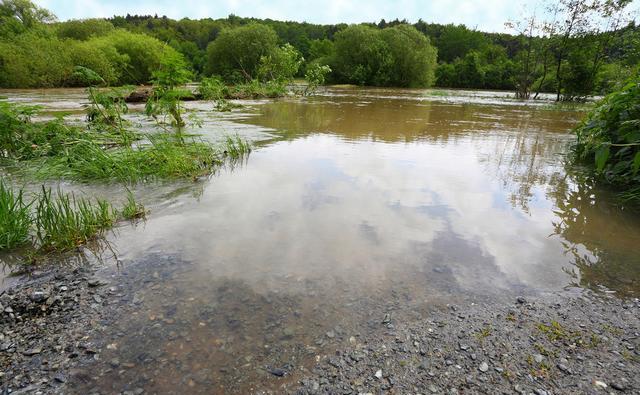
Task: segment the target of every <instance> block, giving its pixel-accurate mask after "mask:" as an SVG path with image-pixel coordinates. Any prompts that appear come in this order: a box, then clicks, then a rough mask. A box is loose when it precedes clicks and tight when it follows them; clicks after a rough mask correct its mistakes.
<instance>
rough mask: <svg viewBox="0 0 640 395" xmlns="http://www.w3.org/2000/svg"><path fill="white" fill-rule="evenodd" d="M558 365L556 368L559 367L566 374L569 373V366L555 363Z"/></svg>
mask: <svg viewBox="0 0 640 395" xmlns="http://www.w3.org/2000/svg"><path fill="white" fill-rule="evenodd" d="M556 366H557V367H558V369H560V370H561V371H562V372H564V373H566V374H571V370H570V369H569V367H568V366H567V365H564V364H561V363H559V364H558V365H556Z"/></svg>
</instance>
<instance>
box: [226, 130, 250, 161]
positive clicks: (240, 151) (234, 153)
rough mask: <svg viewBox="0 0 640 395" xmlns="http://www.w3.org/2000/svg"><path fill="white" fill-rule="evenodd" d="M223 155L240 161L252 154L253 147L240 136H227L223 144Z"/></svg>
mask: <svg viewBox="0 0 640 395" xmlns="http://www.w3.org/2000/svg"><path fill="white" fill-rule="evenodd" d="M223 148H224V151H223V154H225V155H227V156H228V157H230V158H231V159H240V158H243V157H245V156H246V155H248V154H249V153H250V152H251V145H250V144H249V142H248V141H246V140H242V139H241V138H240V136H238V135H236V136H234V137H231V136H227V137H226V139H225V140H224V143H223Z"/></svg>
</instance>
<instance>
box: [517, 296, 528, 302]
mask: <svg viewBox="0 0 640 395" xmlns="http://www.w3.org/2000/svg"><path fill="white" fill-rule="evenodd" d="M516 302H518V304H525V303H527V299H525V298H524V296H518V297H517V298H516Z"/></svg>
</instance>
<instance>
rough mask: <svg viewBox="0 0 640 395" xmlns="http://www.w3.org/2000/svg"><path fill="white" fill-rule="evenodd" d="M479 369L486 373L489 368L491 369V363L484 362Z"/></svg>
mask: <svg viewBox="0 0 640 395" xmlns="http://www.w3.org/2000/svg"><path fill="white" fill-rule="evenodd" d="M478 370H480V371H481V372H482V373H485V372H486V371H487V370H489V364H487V363H486V362H482V363H481V364H480V366H479V367H478Z"/></svg>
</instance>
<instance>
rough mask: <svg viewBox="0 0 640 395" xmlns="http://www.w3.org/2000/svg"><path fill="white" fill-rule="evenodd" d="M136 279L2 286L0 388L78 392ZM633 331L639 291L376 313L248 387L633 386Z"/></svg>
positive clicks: (446, 389) (66, 277)
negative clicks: (372, 321)
mask: <svg viewBox="0 0 640 395" xmlns="http://www.w3.org/2000/svg"><path fill="white" fill-rule="evenodd" d="M136 281H139V280H136V279H135V278H132V279H131V280H130V282H131V284H124V283H123V284H117V285H115V284H110V283H108V282H106V281H104V280H102V279H101V278H99V277H96V276H95V269H91V268H77V269H74V270H69V269H62V268H60V269H55V270H52V271H49V272H42V273H34V275H33V276H32V277H31V278H30V279H28V280H26V281H22V282H20V283H19V284H18V285H17V286H14V287H13V288H10V289H7V290H4V291H2V292H1V293H0V326H1V329H0V393H1V394H26V393H42V394H49V393H78V390H77V387H75V385H76V383H78V382H82V381H83V375H86V374H87V373H86V370H85V369H81V368H82V367H86V366H87V365H89V364H90V363H92V362H94V361H95V360H97V359H99V358H100V355H101V353H102V352H103V351H105V350H104V349H105V347H108V345H107V344H106V343H105V342H98V341H95V340H92V339H96V338H99V336H96V335H97V334H99V333H101V332H103V331H104V330H105V328H108V327H109V326H110V325H111V324H112V323H113V321H114V320H115V319H117V318H116V317H117V316H118V314H123V311H125V312H126V311H132V309H136V304H135V303H134V302H132V300H133V299H132V298H134V295H133V294H132V292H128V291H126V289H133V288H131V287H132V285H133V286H134V287H135V282H136ZM123 309H124V310H123ZM639 332H640V301H639V300H638V299H626V300H621V299H617V298H614V297H611V296H607V295H606V294H605V295H595V294H593V293H591V292H588V291H583V292H579V293H578V294H565V293H558V294H552V295H544V296H537V297H532V296H527V298H526V299H525V298H524V297H519V298H517V299H515V300H512V301H508V302H504V301H502V302H497V301H496V302H486V303H485V302H483V303H471V302H469V303H468V304H467V305H463V304H460V303H459V304H458V305H457V306H449V307H447V308H443V309H440V310H436V311H434V312H432V313H429V314H427V315H426V316H424V317H422V318H420V319H417V320H412V321H410V322H406V321H404V320H400V319H398V320H397V319H396V318H395V316H394V314H384V313H383V312H382V313H381V316H380V321H379V329H377V330H374V331H373V332H371V333H368V334H366V335H355V336H353V335H350V334H348V333H345V334H340V333H338V334H335V333H330V334H329V335H327V336H337V337H341V336H344V337H345V339H336V343H337V344H341V345H343V346H338V349H337V351H335V352H334V351H331V353H330V354H328V355H327V354H318V355H316V357H315V361H316V362H315V365H314V366H304V367H303V366H299V367H297V368H296V369H295V372H294V371H293V369H292V372H291V373H288V372H286V373H287V374H286V375H285V376H286V377H278V375H269V376H271V377H268V380H282V386H280V387H279V388H280V390H278V391H275V392H274V391H261V390H259V391H256V393H283V392H285V393H295V394H300V395H302V394H381V393H393V394H501V393H503V394H513V393H519V394H537V395H543V394H549V395H551V394H604V393H614V394H617V393H625V394H626V393H628V394H637V393H640V333H639ZM125 368H134V367H133V366H131V367H125ZM294 375H295V376H294ZM292 379H294V380H292ZM87 380H88V378H87ZM258 387H259V386H258ZM272 388H273V387H272ZM116 393H117V392H116ZM122 393H123V394H127V395H129V394H141V393H145V388H142V387H141V388H130V389H127V390H126V391H124V390H123V392H122Z"/></svg>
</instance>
